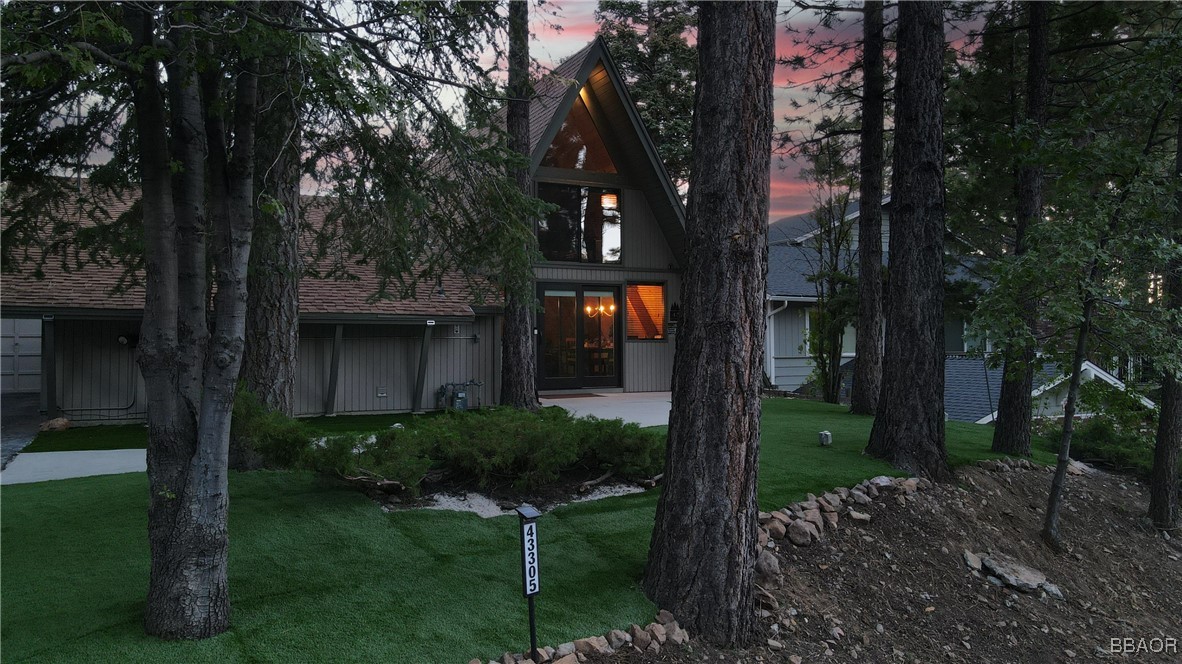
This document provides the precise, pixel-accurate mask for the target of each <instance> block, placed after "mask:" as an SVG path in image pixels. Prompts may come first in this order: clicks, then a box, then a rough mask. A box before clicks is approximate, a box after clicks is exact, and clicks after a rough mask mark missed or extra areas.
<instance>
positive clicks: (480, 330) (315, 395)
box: [295, 316, 500, 415]
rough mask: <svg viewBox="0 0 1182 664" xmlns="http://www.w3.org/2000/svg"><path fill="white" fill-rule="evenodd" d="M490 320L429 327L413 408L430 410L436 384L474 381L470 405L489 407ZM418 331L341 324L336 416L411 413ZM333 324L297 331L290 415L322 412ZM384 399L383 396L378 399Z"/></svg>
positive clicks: (493, 348) (492, 369) (492, 376)
mask: <svg viewBox="0 0 1182 664" xmlns="http://www.w3.org/2000/svg"><path fill="white" fill-rule="evenodd" d="M495 325H496V319H495V318H493V317H491V316H481V317H478V318H477V319H476V321H475V322H473V323H459V324H444V323H440V324H438V325H435V326H434V328H433V329H432V333H431V345H430V352H429V354H428V358H427V374H426V378H425V380H424V383H423V394H422V400H421V406H422V408H423V409H424V410H434V409H435V407H436V398H435V394H436V390H438V389H439V387H440V386H442V385H443V384H444V383H463V382H467V381H469V380H477V381H480V382H482V383H484V385H483V386H480V387H471V388H469V390H468V394H469V399H470V402H471V403H474V404H476V403H479V404H480V405H485V406H488V405H492V404H494V403H495V400H496V397H495V389H496V381H497V378H496V366H495V363H496V361H497V357H498V356H499V354H500V347H499V344H498V342H497V337H496V327H495ZM423 329H424V326H423V325H345V326H344V327H343V330H342V332H343V335H342V340H341V349H340V364H339V368H338V375H337V388H336V400H335V404H334V410H335V412H336V413H338V414H347V413H383V412H408V411H410V410H412V409H413V408H414V387H415V381H416V380H417V379H418V371H419V351H420V346H421V344H422V339H423ZM334 334H335V326H334V325H326V324H309V325H304V326H302V327H301V330H300V358H299V377H298V379H297V384H296V403H295V411H296V414H297V415H319V414H322V413H324V412H325V399H326V398H327V395H328V384H329V377H330V376H329V373H330V371H331V367H332V345H333V338H334ZM380 394H385V396H379V395H380Z"/></svg>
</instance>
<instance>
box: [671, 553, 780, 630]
mask: <svg viewBox="0 0 1182 664" xmlns="http://www.w3.org/2000/svg"><path fill="white" fill-rule="evenodd" d="M755 576H756V577H757V578H759V579H761V580H764V581H775V580H778V579H779V578H780V559H779V558H777V557H776V555H775V554H774V553H772V552H771V551H768V550H767V549H760V551H759V557H758V558H756V560H755ZM674 622H676V621H674Z"/></svg>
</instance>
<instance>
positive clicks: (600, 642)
mask: <svg viewBox="0 0 1182 664" xmlns="http://www.w3.org/2000/svg"><path fill="white" fill-rule="evenodd" d="M575 652H581V653H585V654H588V655H610V654H612V652H613V650H612V647H611V646H610V645H608V643H607V639H605V638H603V637H602V636H589V637H587V638H585V639H577V640H576V641H575Z"/></svg>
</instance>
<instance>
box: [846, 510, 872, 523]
mask: <svg viewBox="0 0 1182 664" xmlns="http://www.w3.org/2000/svg"><path fill="white" fill-rule="evenodd" d="M847 516H849V517H850V518H851V519H853V520H854V521H858V522H860V523H870V515H869V514H865V513H862V512H859V511H858V510H850V513H849V514H848V515H847Z"/></svg>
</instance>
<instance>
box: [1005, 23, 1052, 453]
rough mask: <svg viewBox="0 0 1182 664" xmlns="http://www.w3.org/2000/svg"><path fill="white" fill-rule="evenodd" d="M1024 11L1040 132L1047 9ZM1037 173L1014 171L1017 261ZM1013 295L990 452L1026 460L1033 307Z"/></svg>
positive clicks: (1032, 115)
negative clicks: (1018, 332)
mask: <svg viewBox="0 0 1182 664" xmlns="http://www.w3.org/2000/svg"><path fill="white" fill-rule="evenodd" d="M1026 8H1027V12H1028V16H1029V22H1030V47H1029V49H1028V53H1027V65H1026V120H1027V121H1028V122H1030V123H1032V124H1033V125H1034V127H1035V128H1036V130H1037V131H1041V130H1042V128H1043V125H1044V124H1045V123H1046V109H1047V101H1048V96H1049V93H1048V90H1049V87H1050V86H1049V85H1048V80H1047V72H1048V69H1049V64H1048V60H1049V56H1048V48H1047V41H1048V36H1049V35H1048V33H1049V31H1050V5H1049V4H1048V3H1044V2H1027V3H1026ZM1042 170H1043V169H1042V167H1041V166H1039V165H1037V164H1031V163H1027V164H1024V165H1022V167H1021V168H1019V169H1018V214H1017V220H1016V221H1017V223H1016V228H1015V229H1014V256H1015V258H1020V257H1021V256H1022V255H1023V254H1025V253H1026V249H1027V244H1028V243H1029V241H1028V240H1027V234H1028V232H1029V229H1030V226H1031V225H1033V224H1036V223H1038V218H1039V217H1040V216H1042ZM1023 290H1025V289H1023ZM1017 295H1018V296H1019V297H1021V298H1022V300H1021V307H1022V311H1023V312H1024V316H1023V319H1022V324H1023V327H1024V331H1023V332H1024V333H1023V335H1022V336H1023V339H1022V340H1021V343H1019V344H1017V345H1016V346H1017V347H1010V346H1009V345H1007V347H1006V348H1005V350H1004V352H1005V365H1004V368H1003V370H1002V376H1003V380H1002V384H1001V396H1000V397H999V398H998V401H997V422H996V424H995V426H994V429H993V451H994V452H1000V453H1003V454H1014V455H1019V456H1030V422H1031V415H1032V414H1031V396H1030V392H1031V390H1033V389H1034V369H1035V367H1034V363H1035V359H1036V357H1037V354H1036V349H1035V348H1034V345H1033V336H1034V325H1035V320H1036V318H1037V314H1036V312H1037V306H1038V302H1037V301H1036V300H1034V299H1032V298H1030V297H1028V296H1027V294H1026V293H1025V292H1023V293H1019V294H1017Z"/></svg>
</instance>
